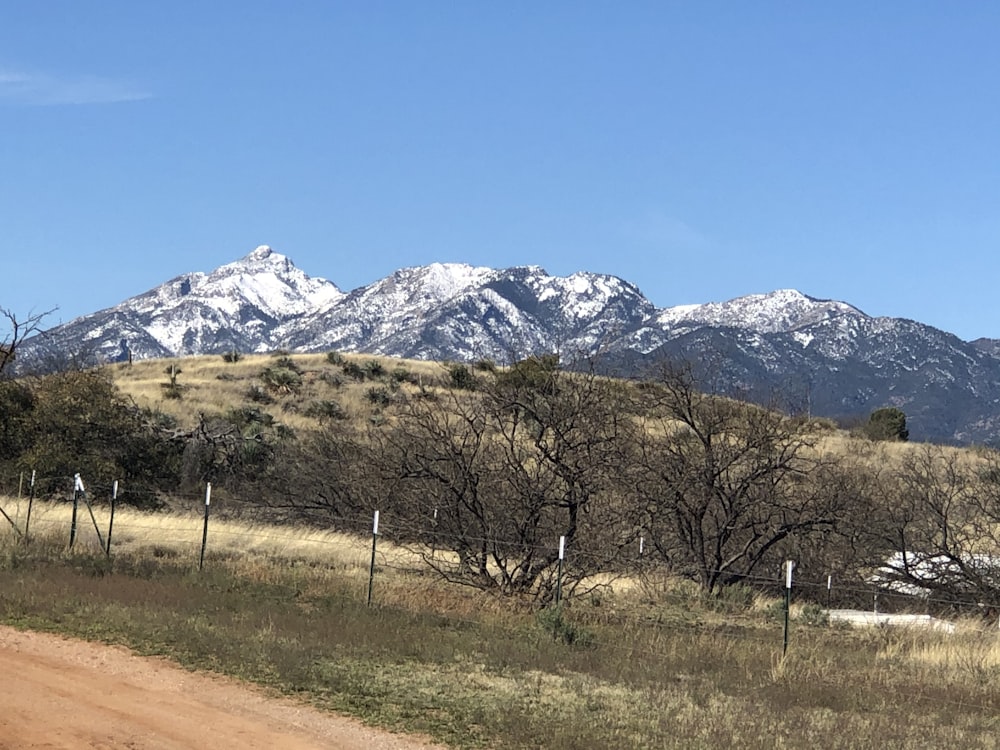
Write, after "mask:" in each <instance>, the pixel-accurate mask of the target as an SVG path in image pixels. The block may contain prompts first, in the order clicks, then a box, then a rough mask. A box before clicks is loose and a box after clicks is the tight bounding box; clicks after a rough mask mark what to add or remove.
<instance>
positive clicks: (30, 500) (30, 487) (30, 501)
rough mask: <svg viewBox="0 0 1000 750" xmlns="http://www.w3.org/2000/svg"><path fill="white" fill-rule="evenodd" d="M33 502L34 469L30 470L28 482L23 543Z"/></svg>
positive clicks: (29, 523) (26, 536)
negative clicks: (29, 480) (26, 513)
mask: <svg viewBox="0 0 1000 750" xmlns="http://www.w3.org/2000/svg"><path fill="white" fill-rule="evenodd" d="M34 502H35V470H34V469H32V470H31V482H30V483H29V484H28V515H27V517H26V518H25V519H24V543H25V544H27V543H28V526H30V525H31V506H32V505H33V504H34Z"/></svg>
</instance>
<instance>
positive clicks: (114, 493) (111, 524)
mask: <svg viewBox="0 0 1000 750" xmlns="http://www.w3.org/2000/svg"><path fill="white" fill-rule="evenodd" d="M117 499H118V480H117V479H116V480H115V481H114V483H113V484H112V485H111V518H110V519H109V520H108V546H107V549H105V550H104V554H106V555H107V556H108V557H111V531H112V530H113V529H114V527H115V501H116V500H117Z"/></svg>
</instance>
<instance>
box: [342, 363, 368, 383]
mask: <svg viewBox="0 0 1000 750" xmlns="http://www.w3.org/2000/svg"><path fill="white" fill-rule="evenodd" d="M341 370H343V372H344V374H345V375H346V376H347V377H349V378H351V379H353V380H357V381H358V382H361V381H363V380H364V379H365V378H366V377H368V374H367V373H366V372H365V370H364V368H362V367H361V365H359V364H358V363H357V362H344V364H343V365H342V366H341Z"/></svg>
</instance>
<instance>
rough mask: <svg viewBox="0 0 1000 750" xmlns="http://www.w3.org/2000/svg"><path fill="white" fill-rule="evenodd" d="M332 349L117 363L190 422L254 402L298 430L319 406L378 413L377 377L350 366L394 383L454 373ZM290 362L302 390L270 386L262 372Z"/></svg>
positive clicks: (142, 392)
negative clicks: (373, 394) (351, 369)
mask: <svg viewBox="0 0 1000 750" xmlns="http://www.w3.org/2000/svg"><path fill="white" fill-rule="evenodd" d="M335 358H336V360H337V362H332V361H331V360H330V358H329V357H328V356H327V355H326V354H292V355H287V356H285V355H269V354H248V355H243V356H241V357H240V359H239V360H238V361H236V362H227V361H226V360H225V359H224V358H223V357H221V356H218V355H206V356H200V357H185V358H180V359H151V360H141V361H138V362H135V363H134V364H132V365H129V364H127V363H122V364H117V365H112V366H111V368H110V369H111V372H112V374H113V377H114V380H115V383H116V384H117V386H118V387H119V388H120V389H121V391H122V392H123V393H124V394H126V395H127V396H129V397H131V398H132V399H134V400H135V402H136V403H137V404H139V405H140V406H145V407H149V408H155V409H157V410H159V411H162V412H164V413H166V414H170V415H171V416H173V417H175V418H177V420H178V421H179V423H180V424H181V425H182V426H188V427H189V426H192V425H193V424H194V423H195V421H196V420H197V417H198V414H199V413H202V412H206V413H211V412H223V411H226V410H228V409H233V408H237V407H239V406H242V405H246V404H253V405H254V406H256V407H258V408H260V409H262V410H264V411H266V412H267V413H268V414H270V415H271V416H272V417H274V419H275V421H277V422H279V423H282V424H286V425H288V426H289V427H291V428H293V429H301V428H306V429H308V428H310V427H315V426H316V425H317V423H318V420H317V418H315V417H309V416H306V414H307V413H308V412H309V407H310V405H312V404H315V403H318V402H324V401H336V402H337V403H339V404H340V405H341V406H342V407H343V409H344V410H345V413H346V417H347V418H348V419H357V418H362V419H363V418H364V417H365V416H367V415H369V414H370V413H371V412H372V403H371V401H370V400H369V399H368V398H367V396H366V394H367V392H368V391H369V389H371V388H372V387H374V386H373V381H372V380H371V379H368V380H358V379H355V378H352V377H350V376H348V375H345V374H344V364H348V365H355V366H356V367H358V368H359V369H360V370H361V371H367V372H371V371H372V370H373V369H375V370H376V371H381V372H382V373H383V374H382V376H381V377H382V380H384V381H385V382H386V383H387V384H391V385H392V387H398V388H403V389H408V390H413V389H418V388H420V387H421V386H423V387H434V386H437V385H439V384H442V383H444V382H447V379H448V371H447V369H446V367H445V366H444V365H442V364H441V363H437V362H424V361H419V360H398V359H392V358H388V357H378V356H371V355H355V354H344V355H336V357H335ZM283 359H285V360H287V361H289V362H291V363H293V364H294V366H295V367H296V368H298V369H299V370H300V375H301V381H300V382H299V383H298V384H297V385H296V386H295V388H294V389H291V388H289V389H268V388H266V387H265V383H264V380H263V378H262V374H263V373H264V372H265V371H266V370H268V368H273V367H275V366H276V364H279V363H280V361H281V360H283ZM171 367H173V368H175V372H176V373H177V374H176V383H177V385H178V387H179V394H180V398H171V397H170V389H169V388H168V387H167V386H168V385H169V384H170V379H171V376H170V374H169V371H170V369H171Z"/></svg>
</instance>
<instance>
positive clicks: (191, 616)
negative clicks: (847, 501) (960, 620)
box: [0, 498, 1000, 748]
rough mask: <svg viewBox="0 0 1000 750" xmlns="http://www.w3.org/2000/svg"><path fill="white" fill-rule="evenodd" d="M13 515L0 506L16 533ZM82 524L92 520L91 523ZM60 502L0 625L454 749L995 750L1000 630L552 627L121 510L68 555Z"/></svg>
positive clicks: (632, 614)
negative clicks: (107, 542)
mask: <svg viewBox="0 0 1000 750" xmlns="http://www.w3.org/2000/svg"><path fill="white" fill-rule="evenodd" d="M25 502H26V501H24V500H23V499H22V500H21V501H18V500H16V499H15V498H3V499H0V505H2V507H4V509H5V510H6V511H7V512H8V513H9V514H10V515H11V516H12V517H13V518H15V519H17V520H18V521H19V522H23V520H24V517H25V514H26V507H25V505H24V504H25ZM95 514H96V516H97V520H98V525H99V527H100V528H101V529H102V530H104V529H106V524H107V521H108V510H107V508H105V507H97V508H95ZM68 524H69V515H68V507H67V505H66V504H64V503H54V504H49V503H36V504H35V507H34V509H33V516H32V528H33V529H34V533H33V534H32V540H31V541H30V543H29V544H27V545H26V544H25V543H24V541H23V540H22V539H18V538H17V537H16V535H15V534H14V533H13V532H12V531H11V530H10V527H9V526H7V527H6V528H5V529H3V530H2V531H0V592H2V593H0V621H2V622H4V623H7V624H13V625H15V626H18V627H29V628H34V629H39V630H49V631H55V632H60V633H65V634H70V635H76V636H82V637H85V638H90V639H94V640H100V641H105V642H110V643H123V644H126V645H129V646H130V647H132V648H133V649H136V650H137V651H139V652H140V653H147V654H158V655H164V656H168V657H169V658H171V659H173V660H175V661H177V662H178V663H180V664H182V665H185V666H187V667H188V668H191V669H199V670H212V671H219V672H224V673H227V674H231V675H234V676H236V677H238V678H241V679H247V680H251V681H254V682H259V683H261V684H263V685H266V686H269V687H272V688H276V689H278V690H280V691H282V692H287V693H289V694H292V695H296V696H299V697H305V698H307V699H308V700H309V701H310V702H312V703H314V704H315V705H317V706H320V707H324V708H329V709H335V710H338V711H344V712H348V713H351V714H354V715H356V716H359V717H361V718H363V719H364V720H365V721H367V722H370V723H372V724H376V725H381V726H385V727H389V728H393V729H396V730H406V731H416V732H423V733H427V734H429V735H431V736H432V737H434V738H436V739H437V740H438V741H441V742H444V743H447V744H449V745H451V746H453V747H468V748H473V747H493V748H537V747H546V748H582V747H616V748H619V747H620V748H643V747H667V748H690V747H694V748H698V747H710V746H713V747H717V746H725V747H747V748H757V747H761V748H763V747H785V748H805V747H816V746H822V747H833V748H837V747H842V748H855V747H884V746H888V745H893V746H899V747H913V748H923V747H926V748H931V747H942V746H952V747H958V746H961V747H995V743H996V739H995V738H996V736H997V733H998V730H1000V720H998V719H997V716H1000V713H998V709H1000V692H998V691H997V690H996V688H995V685H996V681H997V678H998V677H1000V633H998V631H997V630H995V629H994V628H985V627H984V625H983V623H982V622H973V621H969V622H967V623H966V624H964V625H963V626H962V627H961V628H960V629H959V631H958V632H957V633H956V634H952V635H948V634H944V633H934V632H921V631H915V630H914V631H910V630H896V631H894V630H872V631H860V630H854V629H849V628H840V627H830V626H829V625H826V624H824V623H822V622H813V621H812V620H810V619H809V617H808V616H807V615H808V613H809V610H808V608H807V607H804V606H802V605H801V604H796V605H795V606H794V607H793V612H792V628H793V629H792V637H791V646H790V648H789V651H788V653H787V655H785V656H782V649H781V618H780V600H779V599H778V598H777V592H776V595H775V596H774V597H768V596H766V595H761V594H758V595H756V596H754V597H752V598H747V599H742V598H740V599H737V598H733V599H731V600H727V599H723V600H714V601H707V600H704V599H703V598H702V597H701V596H700V595H699V594H698V593H697V591H696V590H695V589H693V588H692V587H690V586H689V585H687V584H685V583H683V582H676V581H670V580H669V579H655V578H650V579H643V580H640V579H635V580H632V581H629V582H628V585H622V586H619V587H616V588H614V589H613V590H607V591H605V592H603V593H602V594H601V595H600V596H592V597H586V598H584V599H580V600H574V601H572V602H571V603H570V604H569V605H568V607H567V608H566V609H565V610H564V611H562V612H558V613H553V612H550V611H543V612H541V613H536V612H533V611H532V610H531V609H530V608H529V607H524V606H520V605H518V604H517V603H516V602H511V601H506V600H499V599H496V598H493V597H491V596H490V595H488V594H483V593H480V592H474V591H471V590H467V589H463V588H461V587H457V588H456V587H449V586H447V585H445V584H442V583H440V582H438V581H437V580H436V579H434V578H430V577H428V576H426V575H424V574H423V573H422V572H421V571H420V569H419V564H418V562H417V561H416V560H415V559H414V558H412V557H411V556H410V555H409V553H408V552H407V551H405V550H398V549H394V548H392V547H390V546H389V545H380V549H379V558H378V562H377V568H376V578H375V602H374V606H372V607H368V606H366V604H365V597H366V588H367V575H368V563H369V555H370V551H371V547H370V540H366V539H363V538H356V537H350V536H344V535H340V534H337V533H334V532H323V531H317V530H313V529H302V528H295V527H286V526H277V527H273V526H266V525H261V524H257V525H246V524H240V523H235V522H227V521H216V520H214V519H213V520H212V521H210V527H209V555H208V557H207V559H206V565H205V568H204V570H202V571H200V572H199V570H198V565H197V562H198V550H199V544H200V539H201V529H202V519H201V517H199V516H198V515H196V514H193V515H184V514H162V513H161V514H143V513H137V512H134V511H123V512H121V513H120V514H116V518H115V532H114V534H115V536H114V539H115V541H114V548H113V554H112V555H111V557H110V558H108V557H106V556H105V555H104V554H103V551H102V550H101V549H100V547H99V545H98V543H97V536H96V533H95V531H94V529H93V525H92V524H91V522H90V518H89V515H83V516H82V519H81V524H80V533H79V537H78V541H77V544H76V546H75V547H74V549H73V550H72V551H69V550H67V548H66V534H67V529H68Z"/></svg>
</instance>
